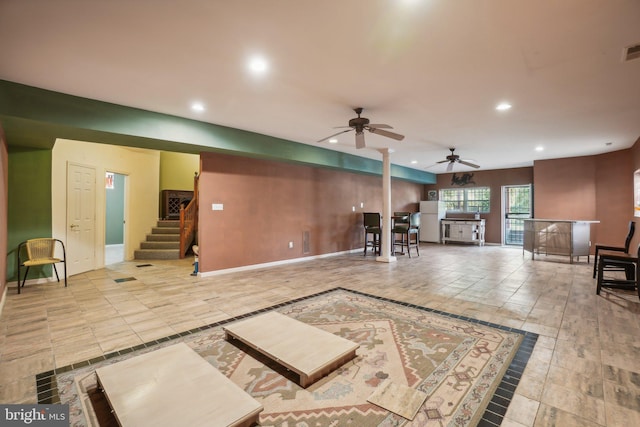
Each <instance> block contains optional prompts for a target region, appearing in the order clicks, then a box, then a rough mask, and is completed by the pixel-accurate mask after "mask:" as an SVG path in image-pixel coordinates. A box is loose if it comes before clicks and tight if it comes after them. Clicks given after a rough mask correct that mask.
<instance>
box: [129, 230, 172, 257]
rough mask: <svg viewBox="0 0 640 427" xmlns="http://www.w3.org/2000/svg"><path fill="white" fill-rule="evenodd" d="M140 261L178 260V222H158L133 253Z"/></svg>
mask: <svg viewBox="0 0 640 427" xmlns="http://www.w3.org/2000/svg"><path fill="white" fill-rule="evenodd" d="M134 258H135V259H136V260H141V259H180V220H158V223H157V226H156V227H153V228H152V229H151V234H147V240H146V241H144V242H141V243H140V249H138V250H136V251H135V253H134Z"/></svg>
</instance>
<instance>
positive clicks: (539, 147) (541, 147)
mask: <svg viewBox="0 0 640 427" xmlns="http://www.w3.org/2000/svg"><path fill="white" fill-rule="evenodd" d="M536 151H544V147H543V146H542V145H538V146H537V147H536Z"/></svg>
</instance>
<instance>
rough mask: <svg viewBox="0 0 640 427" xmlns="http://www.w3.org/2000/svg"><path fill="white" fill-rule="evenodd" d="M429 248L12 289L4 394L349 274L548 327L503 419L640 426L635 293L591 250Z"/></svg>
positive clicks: (26, 399)
mask: <svg viewBox="0 0 640 427" xmlns="http://www.w3.org/2000/svg"><path fill="white" fill-rule="evenodd" d="M420 253H421V256H420V257H415V256H414V257H413V258H408V257H406V256H399V257H398V262H396V263H392V264H386V263H379V262H376V261H375V259H374V257H373V256H367V257H363V256H362V253H361V252H359V253H354V254H349V255H339V256H335V257H328V258H322V259H319V260H312V261H305V262H296V263H291V264H287V265H282V266H277V267H270V268H262V269H255V270H250V271H246V272H237V273H229V274H222V275H217V276H213V277H209V278H199V277H193V276H190V273H191V272H192V271H193V267H192V265H191V263H192V259H185V260H180V261H152V262H150V264H152V265H151V266H147V267H138V266H139V265H140V264H142V263H140V262H124V263H117V264H113V265H110V266H108V267H107V268H105V269H101V270H96V271H92V272H89V273H85V274H80V275H76V276H73V277H71V278H70V279H69V287H68V288H66V289H65V288H64V286H63V285H61V284H58V283H56V282H53V283H47V284H37V285H27V287H26V288H25V290H24V292H23V293H22V294H21V295H18V294H17V293H16V290H15V288H10V289H9V290H8V294H7V297H6V301H5V304H4V309H3V311H2V314H1V316H0V403H35V402H37V396H36V384H35V375H36V374H38V373H40V372H44V371H48V370H51V369H53V368H56V367H62V366H66V365H69V364H71V363H74V362H80V361H83V360H87V359H91V358H94V357H98V356H101V355H105V354H108V353H111V352H113V351H114V350H117V349H121V348H126V347H132V346H135V345H139V344H142V343H144V342H148V341H150V340H153V339H158V338H162V337H165V336H168V335H173V334H175V333H177V332H183V331H186V330H189V329H192V328H194V327H197V326H203V325H207V324H209V323H213V322H215V321H218V320H221V319H225V318H228V317H233V316H237V315H239V314H243V313H247V312H251V311H254V310H256V309H260V308H264V307H268V306H271V305H274V304H277V303H280V302H285V301H288V300H290V299H293V298H297V297H301V296H306V295H310V294H313V293H317V292H319V291H322V290H327V289H331V288H334V287H338V286H339V287H344V288H348V289H354V290H358V291H362V292H366V293H370V294H375V295H380V296H384V297H388V298H392V299H395V300H403V301H408V302H411V303H414V304H418V305H422V306H426V307H432V308H436V309H439V310H443V311H447V312H450V313H455V314H461V315H465V316H469V317H473V318H476V319H480V320H486V321H490V322H494V323H498V324H502V325H506V326H511V327H515V328H519V329H523V330H526V331H531V332H535V333H537V334H539V335H540V337H539V338H538V341H537V344H536V347H535V349H534V352H533V355H532V357H531V360H530V361H529V364H528V366H527V368H526V370H525V374H524V376H523V378H522V381H521V382H520V385H519V386H518V389H517V392H516V395H515V397H514V398H513V400H512V403H511V405H510V407H509V411H508V412H507V415H506V417H505V420H504V422H503V424H502V425H503V426H554V425H555V426H562V427H566V426H630V425H640V399H638V396H639V395H640V340H638V337H639V336H640V316H639V314H640V300H638V297H637V295H635V294H632V293H624V292H620V291H616V292H612V291H606V290H605V291H603V293H602V295H600V296H597V295H595V281H594V279H592V278H591V272H592V270H591V269H592V265H591V264H587V263H586V262H585V261H586V260H584V259H582V260H581V262H579V263H575V264H569V263H568V261H567V259H566V258H560V257H548V258H547V259H545V260H538V259H536V260H535V261H532V260H531V257H530V254H528V253H527V254H526V255H525V256H523V254H522V250H521V249H515V248H502V247H498V246H484V247H476V246H456V245H447V246H441V245H427V244H423V245H422V246H421V249H420ZM145 263H146V261H145ZM127 278H134V280H125V281H119V282H116V279H127Z"/></svg>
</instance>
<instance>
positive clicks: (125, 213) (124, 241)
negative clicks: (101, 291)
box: [102, 168, 129, 265]
mask: <svg viewBox="0 0 640 427" xmlns="http://www.w3.org/2000/svg"><path fill="white" fill-rule="evenodd" d="M108 172H110V173H114V174H116V175H121V176H123V177H124V190H123V193H124V194H123V196H122V197H123V199H124V200H123V205H122V209H123V212H122V217H123V223H122V260H123V261H127V248H128V244H127V241H128V239H127V224H128V222H129V217H128V216H129V174H128V173H127V172H122V171H119V170H117V169H114V168H107V169H105V171H104V174H105V177H106V174H107V173H108ZM108 216H109V211H108V206H107V191H106V188H105V192H104V224H105V239H104V241H103V242H102V243H103V246H104V247H105V251H104V253H103V258H104V259H103V264H104V265H107V264H106V246H107V242H106V227H107V221H108Z"/></svg>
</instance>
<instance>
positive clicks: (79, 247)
mask: <svg viewBox="0 0 640 427" xmlns="http://www.w3.org/2000/svg"><path fill="white" fill-rule="evenodd" d="M95 206H96V170H95V168H92V167H90V166H82V165H76V164H71V163H70V164H68V165H67V267H68V268H69V275H73V274H79V273H83V272H85V271H90V270H93V269H95V240H96V233H95V231H96V214H95V210H96V209H95Z"/></svg>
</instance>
